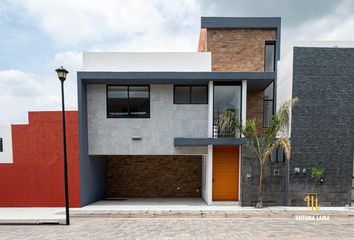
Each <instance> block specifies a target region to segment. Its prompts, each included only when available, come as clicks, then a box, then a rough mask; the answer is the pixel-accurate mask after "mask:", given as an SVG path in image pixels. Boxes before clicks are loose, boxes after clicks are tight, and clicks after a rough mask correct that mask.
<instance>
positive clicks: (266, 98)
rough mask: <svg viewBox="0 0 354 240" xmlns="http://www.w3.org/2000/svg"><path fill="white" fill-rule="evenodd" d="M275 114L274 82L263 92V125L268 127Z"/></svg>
mask: <svg viewBox="0 0 354 240" xmlns="http://www.w3.org/2000/svg"><path fill="white" fill-rule="evenodd" d="M273 115H274V83H273V82H272V83H271V84H270V85H269V86H268V87H267V88H266V89H265V90H264V93H263V126H264V127H268V126H269V124H270V122H271V121H272V117H273Z"/></svg>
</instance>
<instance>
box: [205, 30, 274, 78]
mask: <svg viewBox="0 0 354 240" xmlns="http://www.w3.org/2000/svg"><path fill="white" fill-rule="evenodd" d="M275 39H276V30H274V29H208V31H207V51H208V52H211V53H212V71H217V72H263V71H264V48H265V41H266V40H275Z"/></svg>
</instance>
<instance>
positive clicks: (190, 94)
mask: <svg viewBox="0 0 354 240" xmlns="http://www.w3.org/2000/svg"><path fill="white" fill-rule="evenodd" d="M176 87H189V102H188V103H176V98H175V96H176ZM192 87H205V88H206V99H205V102H203V103H193V102H192ZM208 95H209V87H208V85H205V84H201V85H177V84H176V85H173V104H178V105H191V104H194V105H202V104H208V101H209V96H208Z"/></svg>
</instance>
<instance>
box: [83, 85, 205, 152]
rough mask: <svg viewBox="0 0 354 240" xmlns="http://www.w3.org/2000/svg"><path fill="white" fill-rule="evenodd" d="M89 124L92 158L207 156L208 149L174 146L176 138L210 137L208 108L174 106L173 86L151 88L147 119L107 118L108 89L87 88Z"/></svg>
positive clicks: (200, 105) (104, 87) (95, 86)
mask: <svg viewBox="0 0 354 240" xmlns="http://www.w3.org/2000/svg"><path fill="white" fill-rule="evenodd" d="M87 121H88V146H89V154H90V155H129V154H144V155H154V154H165V155H167V154H206V153H207V148H206V147H177V148H175V147H174V144H173V139H174V138H175V137H194V138H204V137H205V138H206V137H207V134H208V105H207V104H199V105H191V104H189V105H178V104H173V85H151V86H150V118H147V119H138V118H130V119H123V118H107V112H106V86H105V85H103V84H102V85H87ZM133 136H141V137H142V139H141V140H138V141H137V140H132V137H133Z"/></svg>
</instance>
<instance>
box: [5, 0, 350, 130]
mask: <svg viewBox="0 0 354 240" xmlns="http://www.w3.org/2000/svg"><path fill="white" fill-rule="evenodd" d="M201 16H222V17H281V18H282V39H281V41H282V43H281V44H282V45H281V48H282V49H281V53H282V56H285V55H286V54H287V53H288V52H289V51H290V50H291V46H292V44H293V42H294V41H297V40H303V41H319V40H325V41H353V40H354V31H353V29H354V1H353V0H242V1H241V0H218V1H215V0H213V1H212V0H129V1H127V0H100V1H93V0H51V1H48V0H0V36H1V38H0V46H1V47H0V123H3V124H9V123H26V122H27V112H28V111H41V110H60V107H61V103H60V83H59V80H58V78H57V76H56V73H55V71H54V70H55V69H56V68H57V67H59V66H64V67H65V68H66V69H67V70H69V72H70V73H69V75H68V78H67V81H66V82H65V93H66V96H65V99H66V107H67V109H76V108H77V93H76V91H77V90H76V71H79V70H80V69H81V67H82V52H83V51H113V52H150V51H152V52H175V51H179V52H194V51H197V45H198V37H199V29H200V17H201ZM284 59H286V58H284ZM289 64H290V63H289ZM289 64H287V65H289ZM285 65H286V64H285Z"/></svg>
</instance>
